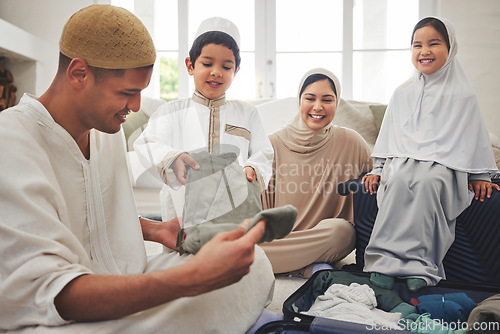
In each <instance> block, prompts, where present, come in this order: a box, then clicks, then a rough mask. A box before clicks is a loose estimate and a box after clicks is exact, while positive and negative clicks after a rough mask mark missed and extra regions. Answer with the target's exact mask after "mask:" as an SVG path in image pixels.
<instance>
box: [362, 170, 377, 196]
mask: <svg viewBox="0 0 500 334" xmlns="http://www.w3.org/2000/svg"><path fill="white" fill-rule="evenodd" d="M379 181H380V176H378V175H374V174H368V175H365V176H363V178H362V179H361V184H364V185H365V189H366V191H369V192H370V195H373V194H374V193H376V192H377V188H378V182H379Z"/></svg>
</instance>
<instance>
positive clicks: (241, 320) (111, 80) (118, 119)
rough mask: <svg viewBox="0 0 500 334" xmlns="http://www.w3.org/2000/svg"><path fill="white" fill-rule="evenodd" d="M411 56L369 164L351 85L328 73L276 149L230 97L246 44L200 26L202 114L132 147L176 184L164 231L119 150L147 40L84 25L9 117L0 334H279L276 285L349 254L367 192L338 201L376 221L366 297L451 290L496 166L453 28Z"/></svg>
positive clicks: (301, 102) (109, 9)
mask: <svg viewBox="0 0 500 334" xmlns="http://www.w3.org/2000/svg"><path fill="white" fill-rule="evenodd" d="M122 22H127V24H121V23H122ZM411 41H412V42H411V45H410V48H411V51H412V57H411V61H412V63H413V65H414V67H415V72H414V74H413V75H412V77H411V78H410V79H408V81H406V82H404V83H402V84H401V85H400V86H399V87H398V88H397V89H396V90H395V92H394V94H393V96H392V98H391V100H390V102H389V105H388V108H387V111H386V113H385V116H384V120H383V122H382V126H381V130H380V134H379V136H378V138H377V141H376V144H375V146H374V148H373V150H372V149H371V147H370V146H369V145H368V144H367V142H366V141H365V139H363V137H362V136H361V135H360V134H359V133H358V132H356V131H355V130H353V129H349V128H346V127H342V126H338V125H334V123H333V120H334V118H335V114H336V111H337V109H338V106H339V102H340V99H341V83H340V82H339V79H338V78H337V76H336V75H335V74H334V73H332V72H331V71H330V70H328V69H324V68H312V69H311V70H309V71H307V72H306V73H305V74H304V75H303V78H302V80H301V81H300V82H298V83H297V84H298V91H297V101H296V103H297V106H298V113H297V114H296V116H295V117H294V118H293V119H290V120H287V124H286V126H284V127H283V128H281V129H280V130H278V131H276V132H274V133H272V134H271V135H269V136H268V135H267V134H266V131H265V130H264V127H263V124H262V122H261V119H260V116H259V112H258V109H257V107H256V106H254V105H252V104H250V103H248V102H245V101H238V100H227V99H226V91H227V90H228V89H229V88H230V86H231V84H232V82H233V80H235V78H238V76H237V73H238V71H239V69H240V65H241V56H240V34H239V30H238V28H237V27H236V25H235V24H234V23H233V22H231V21H229V20H227V19H225V18H221V17H212V18H209V19H206V20H204V21H203V22H201V24H200V26H199V29H198V31H197V33H196V35H195V38H194V42H193V44H192V46H191V49H190V51H189V55H188V57H186V59H185V65H186V69H187V73H188V74H189V76H191V77H192V80H193V81H194V87H195V91H194V92H193V95H192V97H191V98H187V99H182V100H176V101H171V102H168V103H165V104H162V105H161V106H160V107H159V108H158V109H157V110H156V111H155V112H154V114H153V115H152V116H151V118H150V119H149V121H148V124H147V127H146V128H145V129H144V131H143V132H142V133H141V135H140V136H139V138H138V139H137V140H136V141H135V143H134V149H135V151H136V152H137V154H138V156H139V158H140V161H141V163H142V164H143V165H144V168H145V169H148V170H150V171H152V173H154V174H155V175H156V176H158V177H159V178H160V179H161V180H162V181H163V185H162V189H161V191H160V193H159V194H158V196H159V198H160V203H161V221H160V220H154V219H150V218H147V217H142V216H138V214H137V210H136V204H135V200H134V195H133V191H132V186H131V182H130V178H129V171H128V167H127V162H126V150H125V146H124V141H123V133H122V132H123V131H122V125H123V123H124V122H126V120H127V116H128V115H129V114H130V113H131V112H137V111H138V110H139V109H140V105H141V92H142V91H143V90H144V89H145V88H146V87H147V86H148V85H149V83H150V80H151V77H152V73H153V65H154V63H155V61H156V58H157V55H156V48H155V45H154V42H153V39H152V38H151V36H150V34H149V32H148V30H147V29H146V27H145V26H144V24H143V23H142V22H141V21H140V20H139V19H138V18H137V17H136V16H135V15H134V14H132V13H130V12H129V11H127V10H125V9H123V8H120V7H116V6H112V5H103V4H96V5H91V6H88V7H85V8H83V9H81V10H79V11H78V12H76V13H74V14H73V16H71V17H70V18H69V20H68V21H67V22H66V24H65V26H64V28H63V30H62V34H61V37H60V43H59V67H58V70H57V73H56V75H55V77H54V79H53V81H52V84H51V85H50V87H49V88H48V89H47V90H46V91H45V93H43V94H42V95H41V96H40V97H35V96H33V95H30V94H25V95H24V96H23V97H22V99H21V101H20V102H19V104H18V105H16V106H14V107H12V108H9V109H7V110H4V111H2V112H1V113H0V127H1V128H2V132H1V134H0V156H1V157H0V171H1V172H2V178H0V189H2V191H1V193H0V208H1V210H0V211H1V213H2V214H1V216H0V229H1V233H0V241H1V242H0V245H1V246H0V250H1V254H2V255H3V259H4V260H3V261H2V264H1V265H0V274H1V275H0V308H1V309H2V312H0V332H23V333H37V332H47V331H50V332H51V333H52V332H53V333H89V332H91V331H92V332H95V333H154V332H158V331H162V332H165V333H178V332H182V333H254V332H255V331H256V330H257V329H258V327H259V326H260V325H261V324H263V323H266V322H270V321H274V320H279V319H282V317H283V315H282V314H275V313H273V312H271V311H269V310H267V309H266V306H267V305H269V303H270V301H271V300H272V297H273V288H274V283H275V277H276V276H275V275H279V274H287V275H294V276H298V277H303V278H309V277H311V276H312V275H313V274H314V273H315V272H316V271H318V270H320V269H333V266H334V264H335V263H336V262H338V261H340V260H342V259H344V258H345V257H346V256H347V255H349V254H350V253H352V252H353V250H354V249H355V245H356V230H355V220H354V214H353V212H354V211H353V207H354V201H353V195H352V194H351V195H348V196H343V195H341V194H339V192H338V191H337V186H338V185H339V184H341V183H344V182H347V181H349V180H352V179H359V178H362V180H363V186H364V187H365V189H366V191H368V192H369V193H371V194H372V196H376V199H377V205H378V208H379V211H378V214H377V217H376V221H375V224H374V227H373V232H372V235H371V238H370V241H369V243H368V245H367V247H366V250H365V254H364V268H363V271H365V272H367V273H369V275H370V276H369V280H370V282H371V283H372V284H374V285H376V286H378V287H380V288H382V289H391V288H392V287H393V285H394V281H395V280H396V279H404V280H406V284H407V287H408V289H409V290H410V291H417V290H419V289H421V288H423V287H426V286H434V285H436V284H437V283H438V282H439V281H441V280H443V279H446V275H445V270H444V267H443V264H442V262H443V259H444V257H445V255H446V252H447V251H448V249H449V248H450V246H451V244H452V243H453V241H454V239H455V222H456V219H457V217H458V216H459V215H460V214H461V213H462V212H463V211H464V210H465V209H466V208H467V207H468V206H469V205H470V204H471V202H472V201H474V200H476V201H488V199H489V198H490V197H491V196H492V193H493V192H495V191H499V190H500V187H499V186H498V185H497V184H495V183H492V182H491V179H490V174H493V173H498V169H497V166H496V163H495V159H494V156H493V152H492V149H491V144H490V142H489V138H488V132H487V130H486V127H485V124H484V121H483V119H482V116H481V111H480V109H479V105H478V102H477V98H476V96H475V94H474V93H473V91H472V89H471V87H470V85H469V83H468V81H467V79H466V77H465V74H464V72H463V70H462V68H461V66H460V64H459V62H458V60H457V59H456V54H457V40H456V36H455V32H454V29H453V26H452V25H451V23H450V22H448V21H447V20H446V19H442V18H435V17H427V18H424V19H422V20H420V21H419V22H418V23H417V24H416V26H415V28H414V30H413V33H412V36H411ZM236 80H237V79H236ZM179 203H181V204H180V205H179ZM145 241H151V242H156V243H159V244H161V245H162V246H163V250H162V252H160V253H158V254H155V255H149V254H147V252H146V248H145Z"/></svg>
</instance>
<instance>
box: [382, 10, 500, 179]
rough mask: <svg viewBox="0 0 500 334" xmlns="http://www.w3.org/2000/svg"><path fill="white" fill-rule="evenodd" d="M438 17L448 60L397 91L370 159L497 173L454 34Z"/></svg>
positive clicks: (415, 75) (414, 76)
mask: <svg viewBox="0 0 500 334" xmlns="http://www.w3.org/2000/svg"><path fill="white" fill-rule="evenodd" d="M436 19H438V20H440V21H441V22H443V23H444V25H445V26H446V29H447V32H448V36H449V42H450V50H449V54H448V59H447V60H446V62H445V64H444V65H443V67H442V68H441V69H439V70H438V71H436V72H434V73H431V74H423V73H421V72H419V71H415V74H414V75H413V76H412V77H411V78H410V79H409V80H408V81H406V82H405V83H403V84H402V85H401V86H399V87H398V88H397V89H396V91H395V92H394V95H393V96H392V98H391V101H390V102H389V106H388V108H387V112H386V115H385V117H384V120H383V122H382V127H381V130H380V134H379V137H378V138H377V142H376V143H375V147H374V148H373V154H372V157H377V158H391V157H409V158H413V159H416V160H423V161H435V162H437V163H440V164H442V165H444V166H446V167H448V168H451V169H454V170H459V171H464V172H469V173H486V172H496V171H497V168H496V165H495V159H494V156H493V151H492V148H491V144H490V141H489V135H488V130H487V129H486V126H485V124H484V121H483V118H482V114H481V110H480V108H479V104H478V101H477V98H476V95H475V94H474V93H473V91H472V89H471V87H470V85H469V82H468V80H467V77H466V76H465V73H464V71H463V70H462V67H461V66H460V63H459V62H458V60H457V58H456V54H457V51H458V44H457V40H456V36H455V30H454V28H453V26H452V25H451V23H450V22H449V21H448V20H446V19H442V18H436Z"/></svg>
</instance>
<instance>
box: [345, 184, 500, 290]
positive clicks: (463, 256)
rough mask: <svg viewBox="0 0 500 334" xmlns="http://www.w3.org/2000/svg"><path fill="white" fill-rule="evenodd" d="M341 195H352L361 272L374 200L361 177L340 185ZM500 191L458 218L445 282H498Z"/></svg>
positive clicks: (357, 261)
mask: <svg viewBox="0 0 500 334" xmlns="http://www.w3.org/2000/svg"><path fill="white" fill-rule="evenodd" d="M338 191H339V193H340V194H342V195H348V194H349V193H352V194H353V202H354V208H353V210H354V225H355V229H356V267H357V269H358V270H360V271H362V270H363V266H364V252H365V248H366V245H367V244H368V241H369V240H370V236H371V233H372V229H373V224H374V223H375V218H376V216H377V212H378V207H377V198H376V196H375V194H374V195H370V194H369V193H367V192H366V190H365V188H364V186H363V185H362V184H361V178H359V179H356V180H350V181H347V182H345V183H341V184H340V185H339V188H338ZM499 245H500V191H493V193H492V194H491V198H488V199H485V200H484V202H480V201H478V200H472V203H471V205H470V206H469V207H468V208H467V209H465V211H464V212H462V214H461V215H460V216H459V217H458V218H457V222H456V227H455V241H454V242H453V244H452V245H451V247H450V249H449V250H448V253H447V254H446V256H445V258H444V260H443V266H444V269H445V273H446V279H447V280H451V281H465V282H472V283H486V284H493V285H496V284H499V283H500V247H499Z"/></svg>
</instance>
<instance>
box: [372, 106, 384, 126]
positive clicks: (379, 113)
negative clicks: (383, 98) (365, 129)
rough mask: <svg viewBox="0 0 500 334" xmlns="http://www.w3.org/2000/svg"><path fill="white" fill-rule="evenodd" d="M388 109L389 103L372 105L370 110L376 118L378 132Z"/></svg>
mask: <svg viewBox="0 0 500 334" xmlns="http://www.w3.org/2000/svg"><path fill="white" fill-rule="evenodd" d="M386 109H387V104H371V105H370V110H371V111H372V114H373V119H374V120H375V126H376V127H377V132H380V127H381V125H382V120H383V119H384V115H385V110H386Z"/></svg>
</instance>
